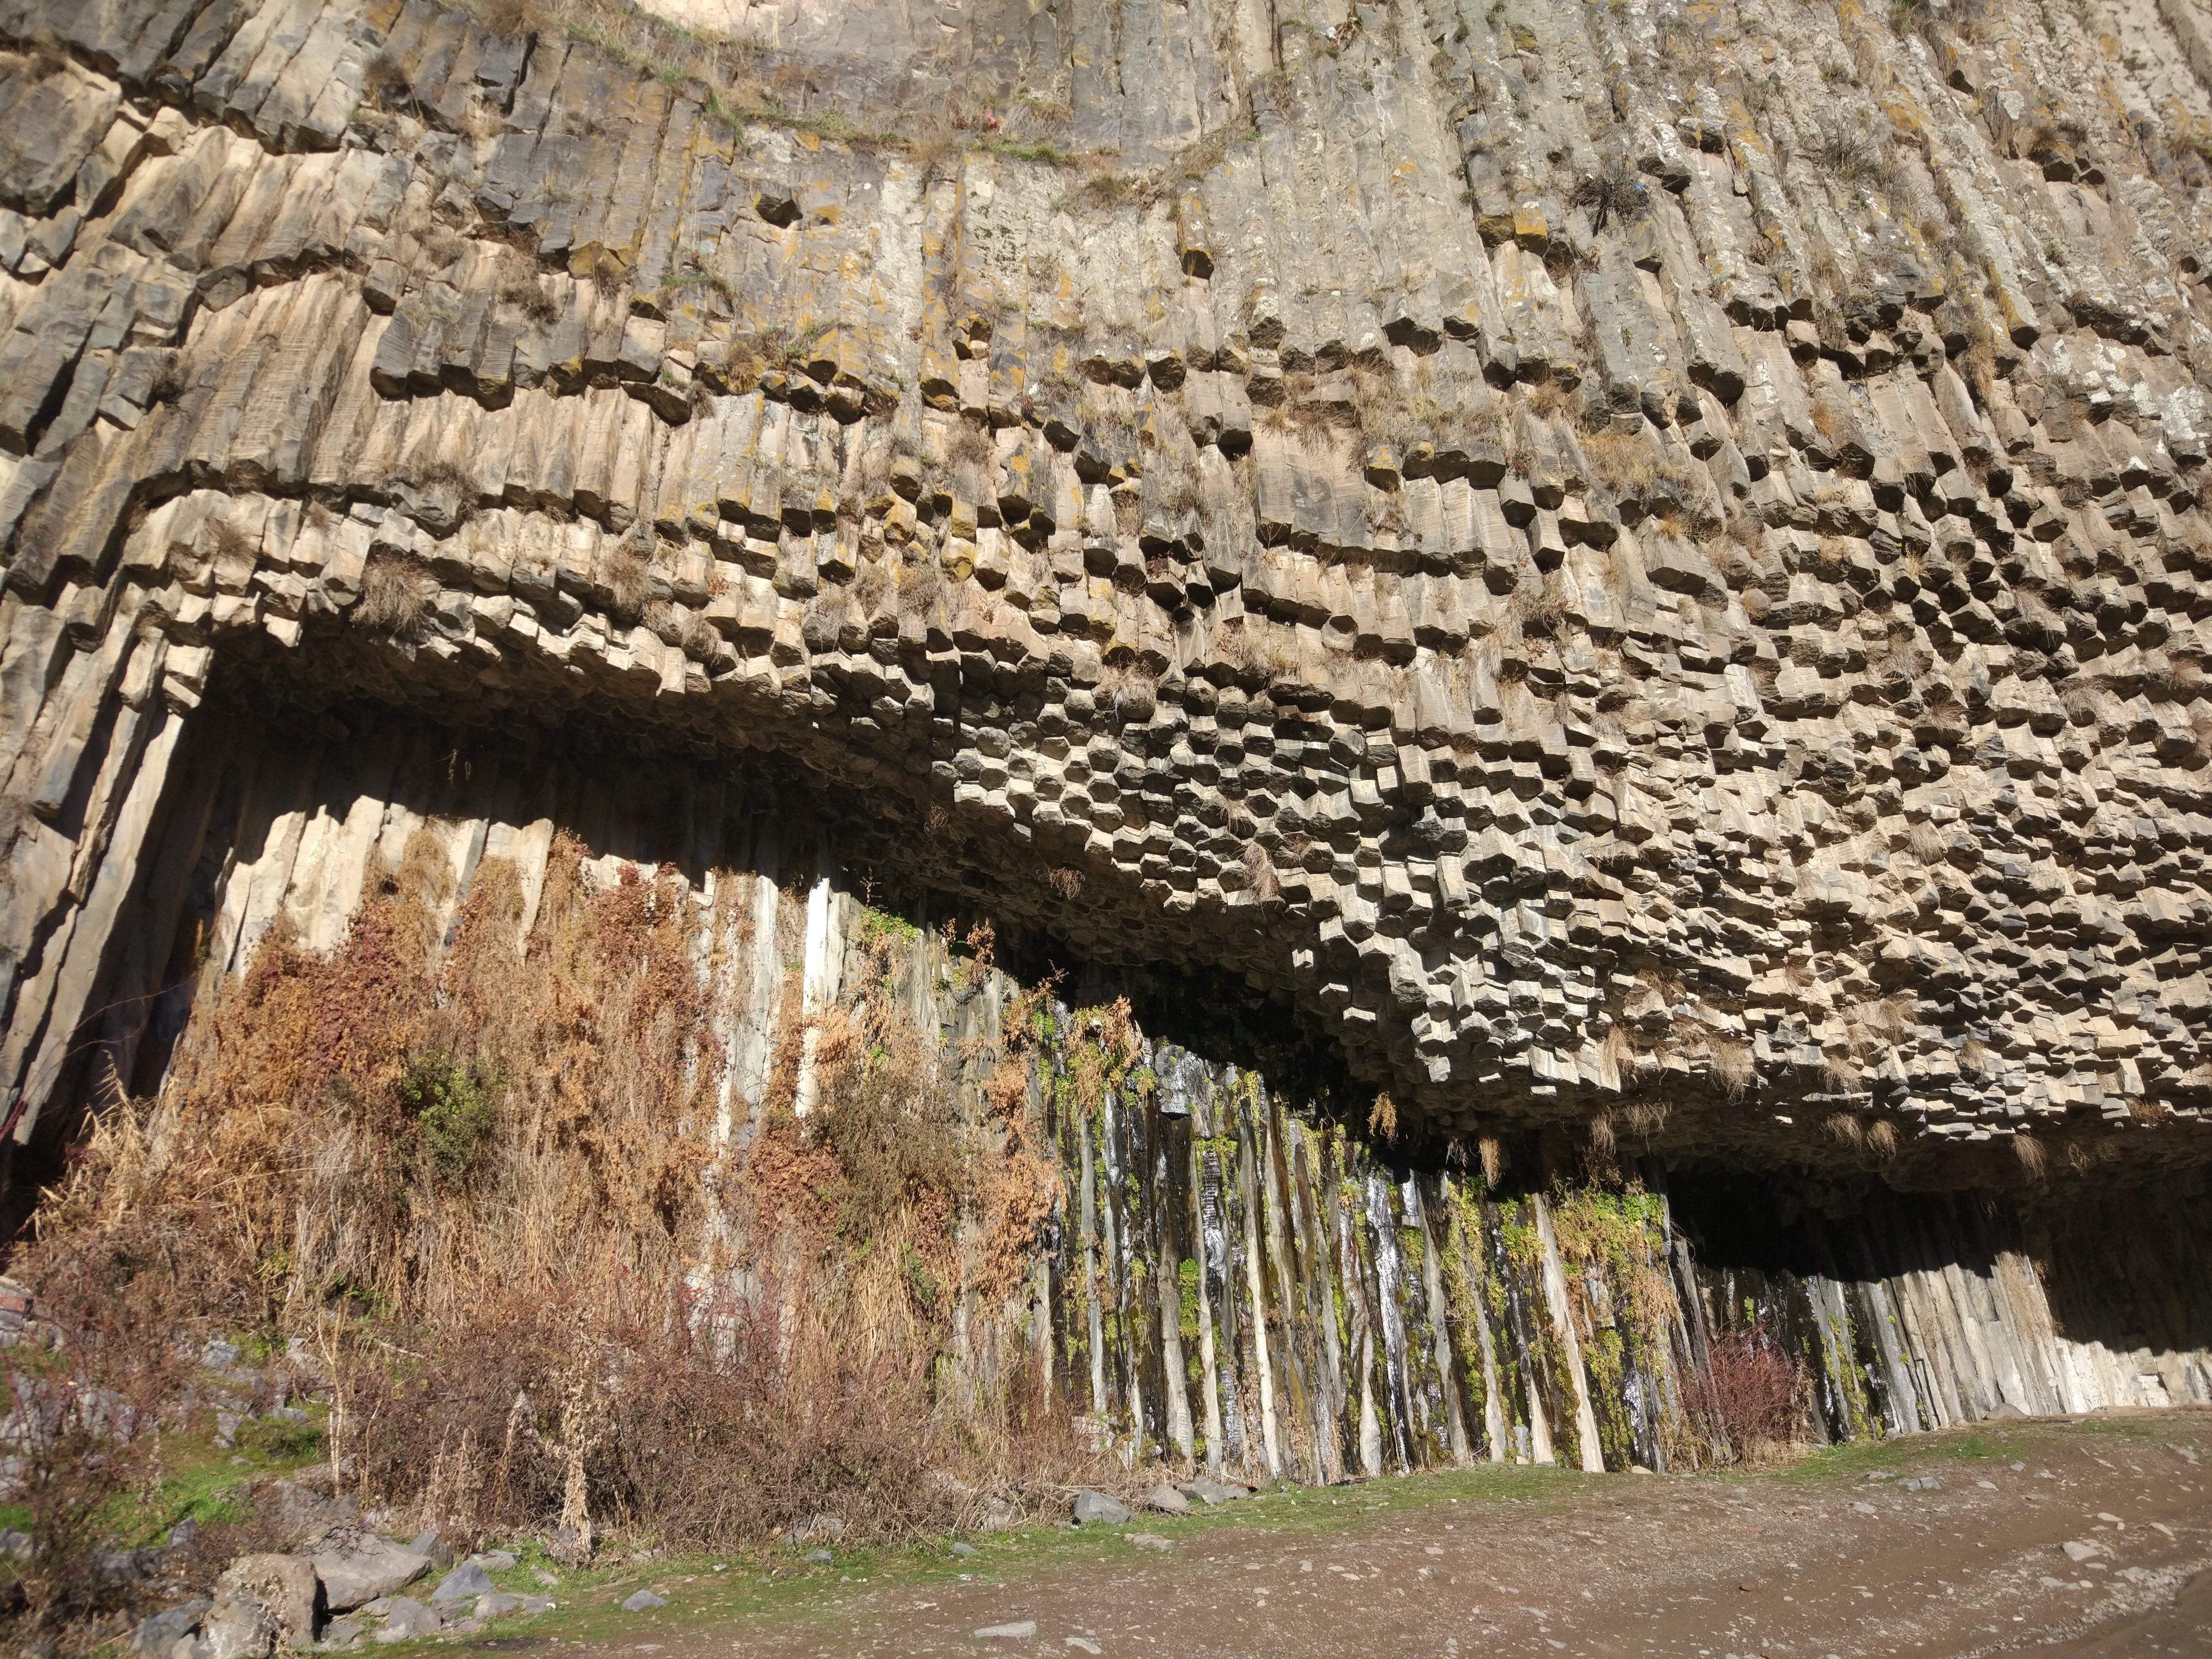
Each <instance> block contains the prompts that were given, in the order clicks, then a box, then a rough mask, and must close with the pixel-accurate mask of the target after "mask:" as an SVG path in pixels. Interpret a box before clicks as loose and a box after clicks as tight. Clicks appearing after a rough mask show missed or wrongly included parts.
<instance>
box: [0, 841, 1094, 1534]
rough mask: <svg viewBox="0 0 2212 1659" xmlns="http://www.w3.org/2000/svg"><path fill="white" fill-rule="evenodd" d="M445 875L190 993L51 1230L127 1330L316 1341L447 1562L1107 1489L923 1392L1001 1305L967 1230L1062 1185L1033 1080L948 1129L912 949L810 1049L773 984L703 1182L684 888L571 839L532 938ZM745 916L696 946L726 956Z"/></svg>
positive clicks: (480, 890) (1016, 1214)
mask: <svg viewBox="0 0 2212 1659" xmlns="http://www.w3.org/2000/svg"><path fill="white" fill-rule="evenodd" d="M455 868H456V866H455V863H454V857H453V850H452V849H451V848H449V847H448V845H447V842H446V841H445V840H444V839H443V838H442V837H441V834H440V832H439V831H438V830H437V829H435V827H431V826H426V827H424V828H423V829H420V830H418V831H417V833H416V835H415V836H413V837H412V838H411V839H410V842H409V843H408V845H407V848H406V849H405V853H404V858H403V860H402V861H401V863H400V864H399V866H398V868H396V869H376V870H373V871H372V872H370V876H369V878H368V884H367V887H368V890H367V894H366V896H365V900H364V902H363V904H362V908H361V909H360V910H359V912H358V913H357V915H356V919H355V921H354V922H353V924H352V926H351V927H350V929H349V933H348V936H347V938H346V939H345V940H344V941H343V944H342V945H339V946H338V947H337V949H335V950H333V951H330V952H328V953H317V952H313V951H306V950H303V949H301V947H300V946H299V945H297V944H296V942H295V941H294V940H293V939H290V938H289V937H288V936H287V935H286V934H285V933H283V930H282V929H281V928H272V929H271V931H270V935H269V936H268V937H267V938H266V939H264V942H263V944H262V945H261V946H260V948H259V949H258V952H257V953H256V956H255V957H254V960H253V964H252V968H251V969H250V970H249V971H248V972H247V973H246V975H244V976H243V977H242V978H241V979H240V980H236V981H229V982H226V983H221V984H211V985H210V986H209V987H206V988H205V990H204V993H203V995H202V999H201V1002H200V1006H199V1009H198V1011H197V1013H196V1015H195V1018H194V1020H193V1023H192V1025H191V1028H190V1029H189V1030H188V1031H187V1033H186V1035H185V1038H184V1039H183V1040H182V1042H180V1044H179V1049H178V1053H177V1057H176V1060H175V1064H174V1066H173V1072H172V1079H171V1083H170V1085H169V1087H168V1089H167V1091H166V1092H165V1094H164V1095H163V1097H161V1101H160V1103H159V1104H158V1106H157V1107H155V1108H154V1109H152V1110H151V1111H150V1113H149V1114H148V1115H146V1118H145V1121H143V1122H142V1121H138V1120H137V1119H136V1118H131V1119H128V1120H125V1119H122V1118H118V1117H115V1116H114V1115H111V1118H110V1121H111V1123H112V1124H113V1125H114V1127H113V1129H112V1133H109V1134H108V1139H107V1140H106V1141H105V1142H101V1143H99V1144H97V1145H96V1146H94V1149H93V1152H92V1155H90V1156H88V1158H85V1159H83V1160H82V1162H81V1164H80V1165H79V1169H78V1173H77V1176H76V1181H75V1184H74V1185H73V1186H72V1187H71V1188H70V1190H69V1191H68V1192H67V1193H66V1194H64V1196H63V1198H62V1199H61V1200H58V1201H57V1202H56V1203H55V1204H54V1205H53V1206H52V1207H51V1208H50V1211H49V1214H50V1216H51V1218H52V1232H53V1236H54V1237H53V1242H52V1245H51V1247H50V1248H52V1249H54V1250H56V1251H59V1250H62V1249H64V1248H69V1249H79V1250H95V1249H97V1250H106V1251H107V1252H109V1254H110V1255H112V1256H114V1257H116V1258H117V1259H118V1260H120V1261H122V1263H123V1265H122V1266H121V1267H119V1268H118V1270H117V1271H116V1272H114V1273H109V1274H108V1275H107V1277H106V1279H102V1280H101V1281H100V1284H101V1294H102V1297H104V1298H105V1299H106V1303H107V1304H112V1308H113V1310H115V1313H116V1316H123V1315H125V1314H128V1315H129V1316H131V1317H138V1315H137V1313H136V1312H135V1311H133V1310H135V1309H136V1308H137V1306H138V1305H139V1303H140V1302H141V1301H143V1305H144V1307H145V1308H146V1309H147V1310H149V1312H148V1313H147V1314H146V1315H145V1316H144V1317H145V1318H146V1319H148V1320H150V1321H152V1322H154V1325H155V1328H158V1329H160V1330H161V1333H162V1334H164V1335H167V1334H168V1332H170V1331H171V1330H173V1329H174V1328H178V1327H179V1326H180V1325H181V1326H185V1327H189V1325H190V1324H191V1321H192V1320H194V1319H200V1320H205V1321H211V1322H215V1323H216V1324H218V1325H221V1326H224V1327H232V1328H234V1327H237V1326H240V1325H252V1326H258V1327H261V1328H271V1329H274V1330H275V1331H276V1332H277V1333H279V1334H282V1333H284V1332H291V1333H295V1334H314V1335H316V1336H317V1337H318V1338H319V1339H320V1340H328V1341H330V1342H331V1344H332V1346H333V1355H332V1369H333V1370H334V1372H335V1376H336V1389H337V1393H336V1399H335V1401H334V1406H333V1413H332V1419H331V1429H330V1437H331V1451H332V1454H333V1456H334V1458H335V1459H338V1460H343V1462H345V1464H346V1465H347V1467H348V1468H349V1471H350V1474H349V1479H351V1480H353V1481H355V1482H356V1484H357V1486H358V1487H359V1495H360V1496H362V1497H363V1498H366V1499H368V1500H369V1501H371V1502H374V1503H380V1504H386V1505H387V1506H397V1507H398V1508H400V1509H402V1510H408V1509H411V1510H415V1511H416V1513H418V1514H421V1515H422V1516H425V1517H426V1518H427V1519H428V1520H430V1521H431V1522H434V1523H435V1524H440V1525H447V1524H451V1525H455V1526H458V1527H459V1528H462V1529H464V1530H467V1531H473V1532H478V1533H481V1532H483V1531H484V1530H487V1529H492V1528H500V1529H513V1528H523V1527H528V1526H532V1525H542V1524H551V1523H553V1522H556V1521H559V1522H562V1523H565V1524H567V1525H569V1526H571V1527H573V1528H577V1529H579V1530H580V1531H586V1532H587V1531H588V1530H589V1529H590V1528H592V1527H594V1526H599V1527H604V1526H605V1525H608V1524H610V1523H611V1524H613V1525H616V1526H617V1527H632V1528H637V1529H639V1530H641V1531H646V1532H650V1533H653V1534H658V1535H659V1536H660V1537H661V1538H663V1539H666V1540H670V1541H683V1542H690V1543H694V1544H699V1545H706V1544H708V1543H712V1544H714V1545H717V1546H721V1545H726V1544H731V1543H736V1542H738V1541H746V1540H755V1539H758V1538H760V1537H762V1536H763V1535H764V1534H768V1533H771V1532H773V1531H775V1530H776V1529H778V1528H782V1527H784V1526H787V1525H788V1524H790V1522H793V1520H795V1519H798V1518H800V1517H803V1516H805V1515H808V1514H812V1513H815V1512H817V1511H820V1510H825V1509H826V1510H831V1511H832V1512H835V1513H837V1514H839V1515H840V1516H842V1518H843V1519H844V1520H845V1521H846V1522H847V1524H848V1527H850V1528H854V1530H855V1531H856V1532H860V1533H863V1534H872V1535H878V1536H880V1535H890V1534H910V1533H911V1532H913V1531H914V1530H915V1529H916V1528H923V1527H930V1528H936V1527H942V1526H945V1525H950V1524H955V1523H958V1522H963V1521H964V1520H972V1519H973V1518H975V1517H974V1516H972V1515H971V1514H969V1512H968V1511H969V1510H972V1509H973V1508H974V1507H975V1504H977V1503H979V1502H980V1501H981V1494H982V1493H984V1492H999V1493H1001V1494H1006V1495H1011V1496H1012V1497H1014V1498H1016V1499H1017V1500H1018V1501H1020V1502H1024V1503H1026V1502H1031V1501H1040V1502H1041V1501H1042V1499H1043V1498H1044V1497H1045V1496H1046V1494H1048V1492H1050V1491H1051V1490H1052V1489H1053V1488H1054V1486H1055V1485H1056V1483H1058V1482H1059V1481H1060V1480H1065V1479H1066V1478H1069V1477H1071V1476H1073V1477H1076V1478H1081V1479H1087V1480H1099V1479H1108V1480H1110V1479H1111V1475H1110V1472H1109V1471H1107V1470H1104V1469H1103V1468H1097V1466H1096V1459H1095V1458H1093V1457H1092V1456H1091V1454H1089V1453H1088V1452H1086V1451H1085V1449H1083V1448H1082V1447H1081V1446H1080V1445H1079V1443H1078V1441H1077V1437H1076V1434H1075V1431H1074V1428H1073V1425H1071V1424H1070V1423H1069V1422H1068V1420H1067V1419H1066V1413H1064V1412H1057V1411H1054V1410H1053V1409H1051V1408H1050V1407H1049V1403H1048V1401H1046V1399H1045V1397H1044V1395H1043V1393H1042V1390H1041V1389H1040V1387H1039V1385H1038V1383H1037V1380H1036V1378H1035V1377H1034V1376H1027V1375H1026V1374H1024V1372H1023V1371H1022V1370H1021V1367H1020V1366H1019V1365H1018V1364H1017V1365H1014V1366H1012V1367H1010V1368H1008V1369H1006V1370H1003V1371H1001V1372H1000V1373H999V1374H998V1380H997V1381H996V1382H992V1383H986V1384H984V1385H983V1386H984V1392H985V1395H986V1397H984V1398H982V1399H981V1400H980V1401H979V1400H975V1399H972V1398H965V1399H963V1400H961V1401H957V1402H947V1401H942V1400H940V1398H939V1394H938V1383H939V1372H938V1369H937V1368H938V1363H939V1357H940V1356H941V1355H943V1354H944V1353H945V1352H950V1346H951V1321H952V1317H953V1313H954V1306H955V1304H956V1303H957V1301H958V1300H959V1293H960V1292H961V1291H963V1290H978V1291H982V1292H983V1293H985V1294H986V1296H987V1297H988V1296H991V1295H999V1296H1001V1297H1002V1296H1003V1294H1004V1293H1005V1288H1006V1287H1005V1286H1004V1285H1000V1284H999V1283H997V1282H996V1280H995V1279H993V1278H992V1276H991V1275H989V1274H987V1275H986V1282H984V1283H982V1284H981V1285H978V1284H976V1283H975V1281H974V1280H973V1279H968V1280H965V1281H963V1277H962V1273H961V1257H960V1255H959V1252H958V1249H957V1246H956V1242H955V1231H956V1226H957V1220H958V1218H960V1217H962V1216H968V1217H971V1218H974V1219H975V1221H976V1222H978V1223H979V1224H980V1225H981V1227H982V1229H983V1231H984V1233H985V1235H986V1237H989V1238H991V1239H994V1240H995V1241H998V1243H997V1246H996V1247H994V1257H993V1259H994V1260H997V1259H999V1258H1000V1257H1003V1258H1004V1259H1005V1260H1007V1261H1014V1262H1017V1263H1018V1262H1023V1261H1026V1260H1028V1249H1029V1245H1030V1241H1031V1239H1033V1237H1034V1232H1035V1228H1036V1225H1037V1221H1038V1218H1040V1217H1041V1216H1042V1214H1043V1213H1044V1212H1045V1209H1046V1207H1047V1206H1048V1202H1049V1197H1050V1193H1051V1182H1050V1169H1049V1166H1048V1164H1045V1163H1044V1162H1043V1161H1042V1159H1041V1158H1038V1157H1037V1156H1036V1153H1035V1152H1034V1151H1032V1150H1031V1148H1032V1147H1034V1146H1036V1145H1037V1144H1039V1143H1038V1137H1039V1136H1041V1134H1042V1126H1041V1125H1040V1124H1036V1123H1032V1122H1030V1121H1028V1116H1027V1112H1028V1109H1027V1107H1026V1104H1025V1096H1026V1089H1025V1087H1020V1086H1018V1087H1015V1088H1012V1089H1000V1090H998V1091H996V1092H994V1095H993V1099H994V1103H996V1102H998V1100H999V1097H1000V1095H1003V1096H1005V1097H1006V1104H1005V1106H1004V1109H999V1108H998V1107H997V1106H996V1105H995V1104H994V1129H993V1131H992V1133H990V1134H989V1135H983V1134H981V1133H978V1132H976V1131H974V1130H972V1129H971V1128H970V1127H966V1126H964V1125H963V1124H962V1123H960V1122H958V1121H956V1115H955V1114H954V1113H953V1111H952V1109H951V1107H952V1091H953V1088H954V1085H955V1080H956V1071H957V1067H958V1066H962V1065H963V1064H966V1063H967V1062H968V1061H969V1060H970V1059H971V1058H972V1057H971V1056H969V1055H968V1054H966V1053H965V1052H964V1051H962V1052H958V1053H955V1054H942V1053H940V1051H939V1048H938V1045H937V1042H936V1040H935V1033H934V1032H933V1031H932V1032H927V1033H925V1032H923V1031H922V1030H921V1029H920V1028H919V1027H917V1026H916V1025H915V1022H914V1020H913V1019H912V1018H911V1017H910V1016H909V1015H908V1013H907V1012H906V1009H905V1005H904V1004H903V1002H902V1000H900V999H899V998H898V997H897V996H896V994H893V992H892V990H891V989H890V987H891V984H892V981H894V980H895V978H896V973H895V971H894V969H895V967H896V963H894V962H893V960H892V954H893V952H894V950H895V948H909V947H899V946H895V945H894V944H892V943H882V944H880V945H879V947H878V948H879V949H880V950H881V951H883V952H884V955H883V958H882V960H880V961H879V962H878V963H877V965H876V968H875V969H874V970H872V971H871V972H868V973H866V974H863V975H859V976H857V977H858V981H859V982H860V985H861V986H862V987H863V988H862V990H861V992H860V994H858V995H857V996H856V998H855V999H854V1000H852V1001H850V1002H848V1003H847V1004H844V1005H842V1006H834V1007H831V1008H829V1009H827V1010H823V1011H822V1012H819V1013H818V1014H817V1015H816V1016H815V1017H813V1018H801V1017H800V1015H799V996H798V985H797V977H798V976H797V975H796V974H795V973H793V974H792V975H787V980H788V984H787V991H786V994H785V998H784V1008H783V1010H782V1016H781V1018H780V1023H779V1026H778V1029H779V1030H781V1032H782V1033H783V1034H784V1036H783V1039H782V1041H781V1044H780V1046H779V1048H778V1049H777V1052H776V1054H775V1056H774V1063H773V1066H772V1070H771V1075H770V1077H769V1085H768V1088H767V1091H766V1093H765V1097H764V1098H763V1103H762V1104H761V1106H760V1108H759V1109H758V1112H757V1117H756V1121H755V1124H754V1128H755V1133H754V1136H753V1138H752V1140H751V1142H750V1146H749V1147H748V1149H747V1151H746V1152H745V1154H744V1156H743V1157H742V1158H736V1157H734V1156H731V1155H727V1154H726V1153H725V1154H724V1155H722V1156H719V1157H718V1152H717V1148H718V1146H720V1147H725V1148H726V1146H727V1142H726V1139H723V1138H722V1135H723V1128H722V1127H718V1125H720V1110H721V1106H720V1102H721V1098H722V1091H721V1081H722V1074H721V1058H720V1057H721V1054H722V1052H723V1048H722V1045H721V1043H720V1042H719V1041H718V1040H717V1038H716V1036H715V1033H714V1028H713V1022H712V1011H713V1006H714V1003H713V1000H712V998H711V996H710V994H709V992H708V987H707V985H706V983H705V982H704V981H702V975H701V973H700V971H699V967H698V963H696V960H695V957H694V956H693V953H692V947H693V944H694V942H695V940H696V937H697V935H696V932H695V931H694V928H693V925H692V921H691V917H692V914H693V911H694V903H693V900H692V897H691V893H690V889H689V888H688V887H687V886H686V885H685V884H683V883H682V882H680V881H679V880H678V878H675V877H674V876H673V875H672V874H669V873H667V872H659V871H653V870H643V871H641V870H639V869H637V868H636V867H635V866H621V867H620V868H619V869H618V871H617V872H616V874H615V875H614V876H613V877H612V878H607V877H604V876H602V877H597V878H594V877H593V876H592V875H591V874H590V873H589V872H587V869H586V865H585V861H584V856H583V851H582V849H581V848H580V846H578V845H577V844H575V843H574V842H571V841H569V840H568V839H567V838H565V837H563V838H562V839H561V840H559V841H557V842H556V844H555V848H554V850H553V855H552V857H551V859H550V863H549V865H548V867H547V869H546V871H545V873H544V879H543V882H542V884H541V888H540V891H539V894H538V898H537V901H536V909H535V915H534V917H532V916H531V915H530V914H529V912H530V908H531V902H530V899H529V896H528V895H527V894H526V890H525V888H524V884H523V881H522V879H521V877H520V872H518V871H517V870H516V869H515V868H514V867H513V866H511V865H509V864H507V862H505V861H504V860H498V859H487V860H483V863H482V864H481V865H480V866H478V867H477V872H476V875H475V878H474V881H473V885H472V887H471V890H470V892H469V893H468V894H467V895H466V896H465V898H463V899H459V901H458V902H457V900H456V894H455V885H456V875H455ZM747 886H748V884H742V883H738V882H735V881H727V882H721V883H718V884H716V886H715V889H714V890H715V891H716V892H718V893H720V894H723V895H726V897H725V898H724V899H723V900H722V901H721V902H722V903H723V904H725V905H733V904H734V902H735V900H734V897H733V896H734V895H736V894H737V893H738V891H739V890H741V889H745V888H747ZM782 908H783V909H784V912H785V915H786V917H787V921H788V918H790V917H793V916H796V915H803V913H804V908H805V907H804V906H803V905H797V906H786V907H782ZM749 914H750V913H749V912H744V913H740V912H738V910H736V909H734V908H729V909H723V910H718V911H717V912H716V913H715V915H714V918H713V923H712V935H711V936H712V937H714V938H715V939H718V940H724V941H733V943H732V945H731V946H730V948H732V949H733V950H734V951H737V952H738V954H740V955H742V954H743V951H744V938H745V933H746V929H747V927H749V925H750V924H749V922H748V921H747V920H746V919H745V918H746V917H747V916H749ZM526 921H527V922H528V927H527V931H526V927H525V924H526ZM790 925H794V926H795V925H797V924H795V923H791V924H790ZM972 943H973V941H972V940H971V945H972ZM779 944H780V945H787V946H791V947H793V948H795V945H796V941H795V939H785V940H780V941H779ZM987 944H988V941H987V940H985V941H984V946H985V950H986V953H987ZM788 953H789V952H788V951H786V954H788ZM980 964H981V959H980V958H979V959H978V966H977V971H979V972H980V971H982V969H981V965H980ZM810 1057H811V1058H810ZM808 1064H811V1066H812V1067H813V1072H814V1075H815V1077H816V1078H817V1080H818V1087H817V1088H816V1089H815V1090H814V1091H813V1094H814V1099H813V1101H812V1109H811V1110H810V1111H808V1112H806V1113H805V1115H801V1113H800V1112H799V1076H800V1073H801V1071H802V1068H803V1067H804V1066H806V1065H808ZM725 1127H726V1126H725ZM41 1248H42V1249H44V1248H49V1246H47V1245H46V1244H44V1243H42V1246H41ZM134 1298H135V1299H134ZM163 1298H167V1299H163ZM992 1305H996V1304H992ZM956 1419H957V1421H956Z"/></svg>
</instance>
